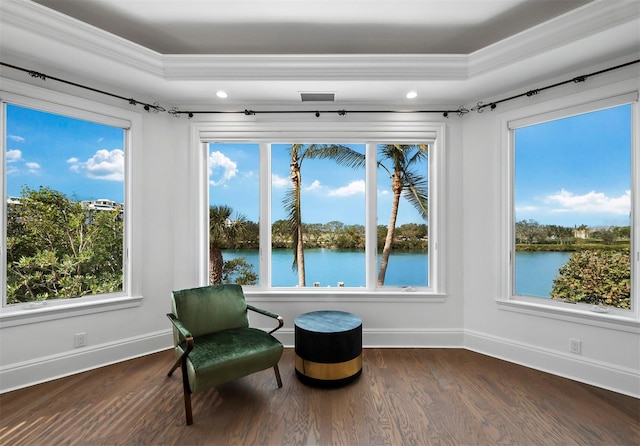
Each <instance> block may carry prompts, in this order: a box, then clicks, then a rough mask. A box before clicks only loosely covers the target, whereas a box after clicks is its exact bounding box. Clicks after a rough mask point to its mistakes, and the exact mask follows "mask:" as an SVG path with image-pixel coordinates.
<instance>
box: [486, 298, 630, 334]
mask: <svg viewBox="0 0 640 446" xmlns="http://www.w3.org/2000/svg"><path fill="white" fill-rule="evenodd" d="M496 303H497V304H498V308H499V309H500V310H506V311H514V312H516V313H524V314H530V315H534V316H538V317H546V318H551V319H558V320H563V321H567V322H573V323H578V324H584V325H592V326H596V327H602V328H608V329H611V330H618V331H626V332H630V333H640V320H639V319H637V318H636V317H634V315H629V316H621V315H619V314H612V313H597V312H594V311H591V310H590V309H589V307H588V306H585V307H582V306H581V307H580V308H575V309H574V308H566V307H564V306H562V307H561V306H551V305H544V304H536V303H533V302H524V301H518V300H496Z"/></svg>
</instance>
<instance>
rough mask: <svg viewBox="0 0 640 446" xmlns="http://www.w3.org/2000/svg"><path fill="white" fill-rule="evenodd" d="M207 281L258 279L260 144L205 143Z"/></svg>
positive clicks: (246, 282)
mask: <svg viewBox="0 0 640 446" xmlns="http://www.w3.org/2000/svg"><path fill="white" fill-rule="evenodd" d="M208 177H209V218H208V220H209V283H211V284H215V283H227V282H233V283H238V284H241V285H256V284H257V283H258V282H259V280H260V261H259V256H258V253H259V248H260V218H259V215H260V187H259V179H260V145H259V144H239V143H210V144H209V155H208Z"/></svg>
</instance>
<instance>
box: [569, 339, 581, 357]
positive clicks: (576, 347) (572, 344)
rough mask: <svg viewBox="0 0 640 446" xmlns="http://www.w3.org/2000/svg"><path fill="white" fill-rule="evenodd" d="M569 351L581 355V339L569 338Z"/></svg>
mask: <svg viewBox="0 0 640 446" xmlns="http://www.w3.org/2000/svg"><path fill="white" fill-rule="evenodd" d="M569 351H570V352H571V353H575V354H576V355H579V354H581V353H582V341H581V340H580V339H569Z"/></svg>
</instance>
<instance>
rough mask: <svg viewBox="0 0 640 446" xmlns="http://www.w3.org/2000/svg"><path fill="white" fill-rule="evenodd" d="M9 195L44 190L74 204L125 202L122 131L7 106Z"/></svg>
mask: <svg viewBox="0 0 640 446" xmlns="http://www.w3.org/2000/svg"><path fill="white" fill-rule="evenodd" d="M6 122H7V128H6V172H7V195H9V196H20V194H21V189H22V186H23V185H27V186H29V187H30V188H32V189H38V188H39V187H40V186H48V187H50V188H52V189H55V190H58V191H60V192H63V193H64V194H65V195H66V196H67V197H69V198H71V199H77V200H92V199H98V198H109V199H112V200H114V201H117V202H119V203H122V200H123V184H124V183H123V179H124V151H123V144H124V130H122V129H120V128H117V127H111V126H107V125H103V124H96V123H92V122H88V121H82V120H78V119H73V118H68V117H63V116H59V115H54V114H51V113H44V112H40V111H36V110H32V109H29V108H24V107H18V106H14V105H10V104H7V120H6Z"/></svg>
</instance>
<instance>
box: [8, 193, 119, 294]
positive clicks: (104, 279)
mask: <svg viewBox="0 0 640 446" xmlns="http://www.w3.org/2000/svg"><path fill="white" fill-rule="evenodd" d="M8 215H9V218H7V302H8V303H18V302H30V301H37V300H47V299H66V298H73V297H79V296H84V295H87V294H99V293H110V292H116V291H121V290H122V278H123V273H122V268H123V222H122V215H121V210H120V209H116V210H100V211H90V210H86V209H84V208H83V207H82V205H81V204H80V203H78V202H74V201H72V200H70V199H68V198H67V197H66V196H65V195H64V194H62V193H61V192H58V191H55V190H53V189H50V188H48V187H41V188H40V189H38V190H33V189H30V188H28V187H24V188H23V190H22V194H21V198H20V200H19V203H14V204H11V205H10V206H9V212H8Z"/></svg>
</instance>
